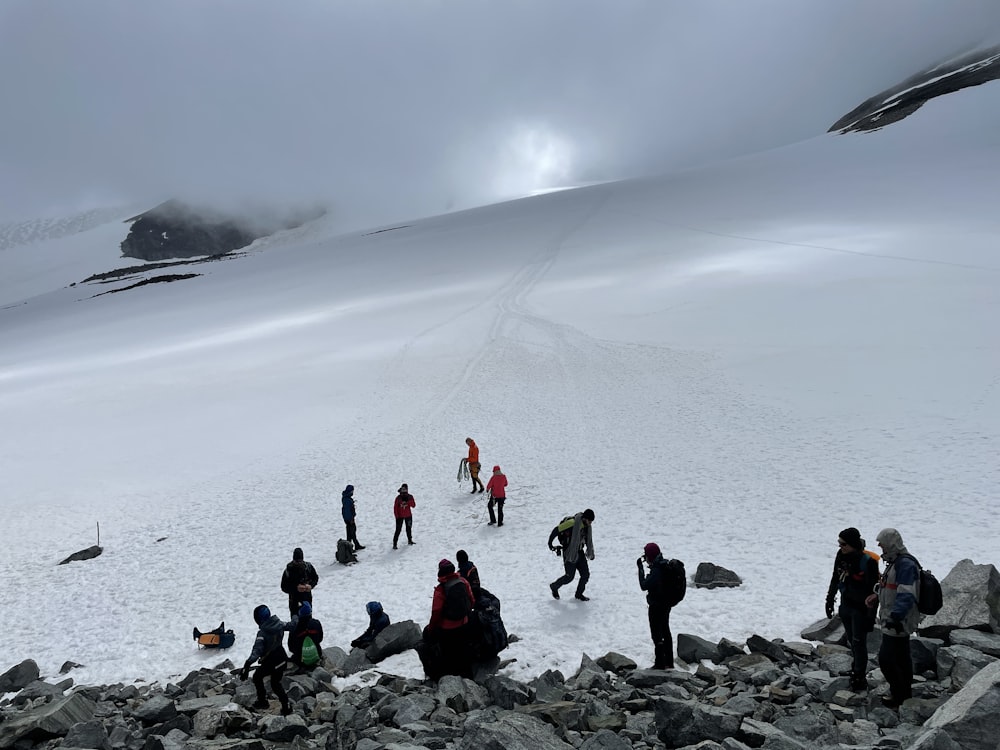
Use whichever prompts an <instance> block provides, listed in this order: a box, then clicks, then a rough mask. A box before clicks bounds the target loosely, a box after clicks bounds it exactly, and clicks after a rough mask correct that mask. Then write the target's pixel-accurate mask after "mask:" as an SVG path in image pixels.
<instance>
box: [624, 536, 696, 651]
mask: <svg viewBox="0 0 1000 750" xmlns="http://www.w3.org/2000/svg"><path fill="white" fill-rule="evenodd" d="M635 562H636V567H638V569H639V588H640V589H642V590H643V591H645V592H646V604H647V605H648V609H649V611H648V615H649V636H650V638H652V639H653V655H654V656H653V666H652V669H673V668H674V638H673V635H672V634H671V633H670V610H671V609H673V608H674V607H675V606H676V605H677V604H678V603H679V602H680V601H681V599H683V598H684V593H685V591H686V590H687V577H686V576H685V574H684V563H682V562H681V561H680V560H666V559H664V557H663V555H662V554H661V553H660V547H659V545H658V544H656V542H650V543H649V544H647V545H646V546H645V547H643V550H642V556H640V557H639V558H638V559H637V560H636V561H635ZM643 564H645V565H648V566H649V575H646V569H645V568H644V567H643Z"/></svg>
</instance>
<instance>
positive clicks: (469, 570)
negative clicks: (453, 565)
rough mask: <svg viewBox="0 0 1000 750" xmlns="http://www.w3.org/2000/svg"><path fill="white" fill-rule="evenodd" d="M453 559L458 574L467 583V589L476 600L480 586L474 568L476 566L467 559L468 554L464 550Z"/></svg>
mask: <svg viewBox="0 0 1000 750" xmlns="http://www.w3.org/2000/svg"><path fill="white" fill-rule="evenodd" d="M455 559H456V560H458V574H459V575H460V576H462V578H464V579H465V580H466V581H468V582H469V588H471V589H472V595H473V597H474V598H476V599H477V600H478V599H479V588H480V586H479V570H478V569H477V568H476V564H475V563H474V562H472V560H470V559H469V553H468V552H466V551H465V550H464V549H460V550H459V551H458V552H456V553H455Z"/></svg>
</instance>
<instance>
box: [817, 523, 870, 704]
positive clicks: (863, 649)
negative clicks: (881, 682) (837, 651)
mask: <svg viewBox="0 0 1000 750" xmlns="http://www.w3.org/2000/svg"><path fill="white" fill-rule="evenodd" d="M837 547H838V548H839V549H838V551H837V556H836V557H835V558H834V560H833V575H831V576H830V587H829V588H828V589H827V592H826V616H827V617H828V618H830V617H833V602H834V597H835V596H836V594H837V592H838V591H839V592H840V609H839V610H838V612H837V614H839V615H840V621H841V622H842V623H843V624H844V634H845V635H846V637H847V645H848V646H849V647H850V649H851V654H852V656H853V663H852V665H851V689H852V690H867V689H868V679H867V677H866V676H865V675H866V674H867V673H868V634H869V633H870V632H871V631H872V630H874V629H875V608H874V607H869V606H868V605H867V604H866V603H865V600H866V599H867V598H868V597H869V596H870V595H871V593H872V592H873V591H874V590H875V584H877V583H878V563H877V562H876V561H875V559H874V558H873V557H872V556H871V555H869V554H868V553H867V552H865V540H864V539H862V538H861V532H860V531H858V530H857V529H856V528H854V527H853V526H851V527H850V528H847V529H844V530H843V531H841V532H840V534H839V535H838V536H837Z"/></svg>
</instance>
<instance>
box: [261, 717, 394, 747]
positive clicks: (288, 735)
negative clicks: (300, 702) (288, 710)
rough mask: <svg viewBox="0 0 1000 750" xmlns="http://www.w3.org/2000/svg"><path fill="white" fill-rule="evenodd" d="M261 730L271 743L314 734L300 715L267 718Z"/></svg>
mask: <svg viewBox="0 0 1000 750" xmlns="http://www.w3.org/2000/svg"><path fill="white" fill-rule="evenodd" d="M260 728H261V732H260V734H261V736H262V737H263V738H264V739H265V740H270V741H271V742H291V741H292V740H294V739H295V738H296V737H309V736H311V734H312V733H311V732H310V731H309V727H307V726H306V722H305V720H303V718H302V717H301V716H299V715H298V714H291V715H290V716H265V717H264V718H263V719H262V720H261V723H260ZM407 736H408V735H407Z"/></svg>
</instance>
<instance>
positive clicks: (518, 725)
mask: <svg viewBox="0 0 1000 750" xmlns="http://www.w3.org/2000/svg"><path fill="white" fill-rule="evenodd" d="M521 708H524V707H521ZM572 748H573V746H572V745H571V744H569V743H568V742H564V741H563V740H561V739H559V737H557V736H556V733H555V730H554V729H553V728H552V727H551V726H549V725H548V724H546V723H545V722H544V721H542V720H541V719H539V718H536V717H535V716H531V715H528V714H525V713H522V712H521V710H520V708H519V709H518V710H517V711H508V712H504V713H503V714H501V715H500V716H499V717H497V718H496V719H495V720H488V721H481V722H470V724H469V725H467V727H466V730H465V734H463V736H462V739H461V741H460V742H459V744H458V750H572Z"/></svg>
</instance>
